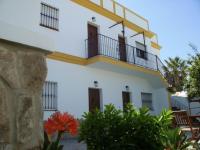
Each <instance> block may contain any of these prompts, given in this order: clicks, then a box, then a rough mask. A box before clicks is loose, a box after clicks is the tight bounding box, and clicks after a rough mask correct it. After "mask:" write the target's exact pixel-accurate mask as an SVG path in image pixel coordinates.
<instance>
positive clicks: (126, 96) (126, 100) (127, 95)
mask: <svg viewBox="0 0 200 150" xmlns="http://www.w3.org/2000/svg"><path fill="white" fill-rule="evenodd" d="M122 99H123V110H125V108H126V105H127V104H129V103H130V102H131V97H130V92H124V91H123V92H122Z"/></svg>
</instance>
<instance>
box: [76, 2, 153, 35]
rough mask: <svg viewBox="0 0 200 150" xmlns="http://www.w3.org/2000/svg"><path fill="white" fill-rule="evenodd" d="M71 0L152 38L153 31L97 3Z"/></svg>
mask: <svg viewBox="0 0 200 150" xmlns="http://www.w3.org/2000/svg"><path fill="white" fill-rule="evenodd" d="M72 1H73V2H75V3H77V4H79V5H81V6H83V7H86V8H88V9H90V10H93V11H94V12H97V13H99V14H101V15H103V16H105V17H107V18H109V19H111V20H113V21H115V22H119V21H122V20H123V21H124V25H125V26H126V27H128V28H130V29H132V30H134V31H136V32H143V31H144V33H145V36H147V37H149V38H152V37H153V36H154V35H155V33H153V32H151V31H148V30H146V29H144V28H142V27H140V26H138V25H136V24H134V23H133V22H130V21H128V20H126V19H125V18H122V17H120V16H118V15H116V14H114V13H113V12H110V11H108V10H106V9H104V8H103V7H101V6H100V5H97V4H95V3H93V2H91V1H89V0H72Z"/></svg>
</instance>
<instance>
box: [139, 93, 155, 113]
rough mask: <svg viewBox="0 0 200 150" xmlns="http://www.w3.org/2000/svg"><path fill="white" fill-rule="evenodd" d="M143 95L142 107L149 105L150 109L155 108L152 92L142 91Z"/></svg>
mask: <svg viewBox="0 0 200 150" xmlns="http://www.w3.org/2000/svg"><path fill="white" fill-rule="evenodd" d="M141 97H142V107H147V108H149V109H150V110H153V100H152V93H141Z"/></svg>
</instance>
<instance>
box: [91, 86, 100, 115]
mask: <svg viewBox="0 0 200 150" xmlns="http://www.w3.org/2000/svg"><path fill="white" fill-rule="evenodd" d="M95 109H99V110H100V90H99V89H92V88H90V89H89V111H90V112H92V111H94V110H95Z"/></svg>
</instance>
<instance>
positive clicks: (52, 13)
mask: <svg viewBox="0 0 200 150" xmlns="http://www.w3.org/2000/svg"><path fill="white" fill-rule="evenodd" d="M40 14H41V15H40V25H41V26H43V27H46V28H50V29H53V30H57V31H58V26H59V10H58V9H57V8H55V7H52V6H50V5H47V4H44V3H41V13H40Z"/></svg>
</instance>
